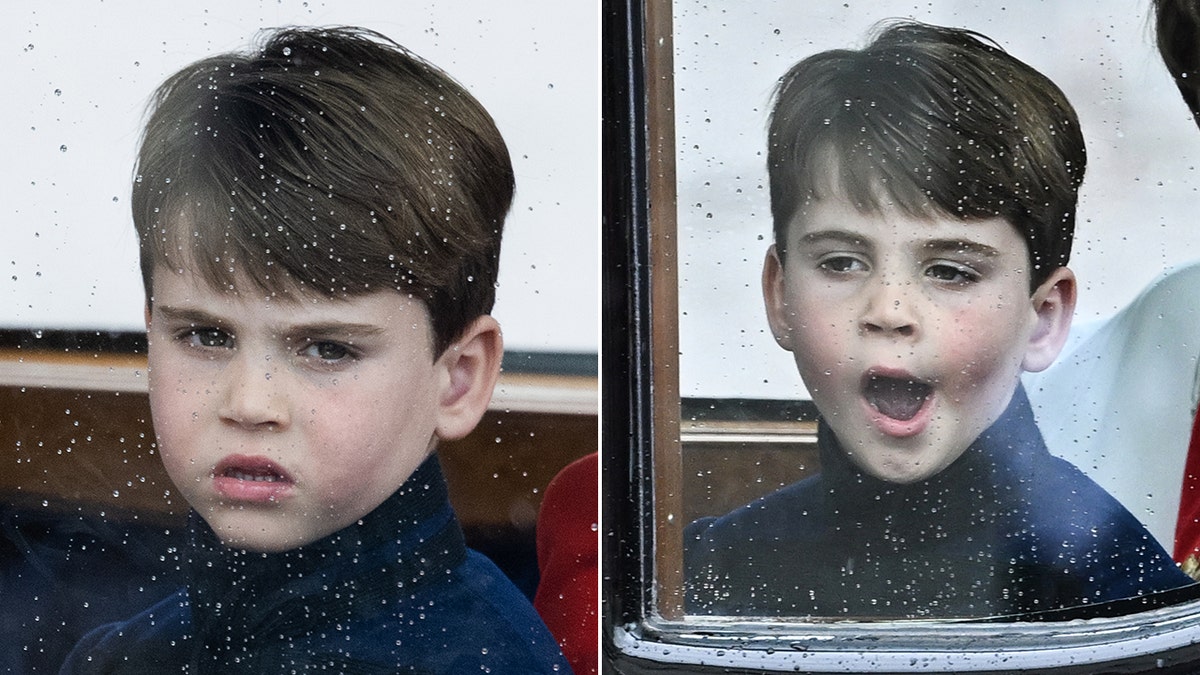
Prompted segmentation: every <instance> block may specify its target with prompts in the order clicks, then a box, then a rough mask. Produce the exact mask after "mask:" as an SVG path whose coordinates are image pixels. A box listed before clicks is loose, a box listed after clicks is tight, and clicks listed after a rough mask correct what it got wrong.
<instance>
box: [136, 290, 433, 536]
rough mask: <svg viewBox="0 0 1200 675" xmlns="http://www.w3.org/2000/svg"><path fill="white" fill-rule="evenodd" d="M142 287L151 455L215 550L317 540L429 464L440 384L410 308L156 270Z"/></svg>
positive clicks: (413, 304) (424, 326)
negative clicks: (147, 293) (217, 543)
mask: <svg viewBox="0 0 1200 675" xmlns="http://www.w3.org/2000/svg"><path fill="white" fill-rule="evenodd" d="M247 286H249V284H247ZM153 287H154V301H153V305H152V308H151V309H150V311H149V314H148V316H147V319H148V321H149V325H148V334H149V341H150V348H149V362H150V374H149V379H150V403H151V410H152V412H153V418H154V428H155V432H156V434H157V436H158V447H159V452H160V454H161V455H162V461H163V464H164V465H165V466H166V469H167V473H168V474H169V475H170V476H171V480H172V481H174V483H175V485H176V486H177V487H178V488H179V490H180V492H182V493H183V496H184V497H185V498H186V499H187V501H188V502H189V503H190V504H191V506H192V507H193V508H195V509H196V510H197V511H198V512H199V513H200V515H201V516H203V517H204V519H205V520H206V521H207V522H208V524H209V525H210V526H211V527H212V528H213V530H214V531H215V532H216V533H217V535H218V536H220V537H221V540H222V541H223V542H224V543H225V544H226V545H229V546H233V547H237V548H246V549H250V550H256V551H281V550H286V549H290V548H294V547H296V546H301V545H304V544H307V543H310V542H313V541H316V540H317V539H320V538H322V537H324V536H326V535H328V534H331V533H333V532H335V531H337V530H339V529H342V528H343V527H346V526H348V525H350V524H352V523H354V522H356V521H357V520H359V519H360V518H362V517H363V516H365V515H366V514H367V513H369V512H371V511H372V510H373V509H375V507H376V506H378V505H379V504H380V503H381V502H383V500H385V499H386V498H387V497H388V496H389V495H390V494H392V492H394V491H395V490H396V488H397V487H399V486H400V485H401V484H402V483H403V482H404V481H405V480H406V479H407V478H408V477H409V475H411V474H412V472H413V471H414V470H415V469H416V468H417V467H418V466H419V465H420V464H421V462H422V461H423V460H424V459H425V458H426V457H428V456H429V454H430V452H431V450H432V448H433V446H434V436H435V431H436V429H437V424H438V420H439V417H438V415H439V408H438V400H439V398H438V397H439V391H441V389H440V387H441V386H442V385H444V384H445V382H444V380H445V378H444V377H443V375H444V373H443V371H440V370H438V368H437V367H436V363H435V361H434V358H433V354H432V352H431V349H432V348H431V339H430V323H429V317H428V313H427V310H426V308H425V305H424V304H423V303H421V302H420V301H418V300H414V299H411V298H408V297H405V296H403V295H401V294H399V293H396V292H392V291H379V292H376V293H373V294H370V295H364V296H357V297H350V298H346V299H326V298H321V297H317V296H307V295H301V296H296V297H294V298H291V299H284V300H280V299H278V298H276V299H270V298H267V297H264V296H263V294H262V293H257V294H255V293H253V292H252V293H250V294H237V293H235V292H233V291H228V292H223V291H221V290H217V289H214V288H212V287H211V286H209V285H208V284H207V283H205V282H204V281H203V280H201V279H200V278H199V277H196V276H194V275H193V274H192V273H190V272H173V271H170V270H168V269H166V268H163V267H159V268H157V269H156V270H155V272H154V279H153Z"/></svg>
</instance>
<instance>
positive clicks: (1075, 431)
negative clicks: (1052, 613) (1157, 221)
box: [1024, 263, 1200, 551]
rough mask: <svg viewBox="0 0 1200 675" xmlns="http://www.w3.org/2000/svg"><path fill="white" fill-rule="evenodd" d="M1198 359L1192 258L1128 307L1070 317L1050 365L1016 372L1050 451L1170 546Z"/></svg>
mask: <svg viewBox="0 0 1200 675" xmlns="http://www.w3.org/2000/svg"><path fill="white" fill-rule="evenodd" d="M1198 362H1200V263H1192V264H1190V265H1188V266H1185V267H1181V268H1178V269H1176V270H1173V271H1170V272H1167V273H1166V274H1164V275H1163V276H1162V277H1160V278H1159V279H1158V280H1157V281H1155V282H1154V283H1152V284H1150V285H1149V286H1147V288H1146V290H1144V291H1142V293H1141V295H1139V296H1138V297H1137V298H1136V299H1135V300H1134V301H1133V302H1131V303H1130V304H1129V306H1128V307H1126V308H1125V309H1123V310H1121V311H1120V312H1119V313H1117V314H1116V315H1114V316H1113V317H1111V318H1110V319H1107V320H1105V321H1101V322H1094V323H1091V324H1088V325H1081V326H1077V327H1076V329H1074V330H1073V331H1072V335H1071V338H1070V340H1069V341H1068V343H1067V347H1066V348H1065V349H1064V350H1063V354H1062V355H1061V356H1060V357H1059V358H1058V360H1057V361H1056V362H1055V364H1054V365H1052V366H1051V367H1050V368H1049V369H1047V370H1046V371H1044V372H1041V373H1026V375H1025V378H1024V381H1025V386H1026V388H1027V389H1028V392H1029V399H1030V401H1031V402H1032V404H1033V409H1034V415H1035V417H1036V418H1037V421H1038V426H1039V427H1040V428H1041V430H1042V434H1043V435H1044V436H1045V438H1046V445H1047V447H1048V448H1049V449H1050V452H1051V453H1053V454H1056V455H1058V456H1060V457H1063V458H1064V459H1066V460H1068V461H1070V462H1071V463H1073V464H1075V465H1076V466H1078V467H1079V468H1080V469H1081V470H1082V471H1084V472H1085V473H1086V474H1088V475H1089V476H1090V477H1091V478H1092V479H1093V480H1095V481H1096V482H1097V483H1099V484H1100V485H1101V486H1102V487H1104V488H1105V489H1106V490H1108V491H1109V493H1110V494H1112V495H1113V496H1114V497H1116V498H1117V499H1118V500H1119V501H1120V502H1121V503H1122V504H1124V505H1125V507H1126V508H1127V509H1129V511H1130V512H1131V513H1133V515H1134V516H1135V517H1137V518H1139V519H1140V520H1141V521H1142V522H1143V523H1144V524H1145V525H1146V527H1147V528H1148V529H1149V530H1150V531H1151V532H1152V533H1153V534H1154V536H1155V537H1157V538H1158V540H1159V543H1161V544H1162V545H1163V547H1164V548H1166V549H1167V550H1168V551H1170V550H1172V549H1173V547H1174V538H1175V519H1176V516H1177V515H1178V510H1179V495H1180V488H1181V485H1182V480H1183V467H1184V462H1185V460H1186V457H1187V446H1188V439H1189V437H1190V435H1191V429H1192V420H1193V417H1194V416H1195V410H1196V401H1197V386H1198V384H1200V381H1198V379H1197V375H1198V373H1197V364H1198Z"/></svg>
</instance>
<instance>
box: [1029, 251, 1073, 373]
mask: <svg viewBox="0 0 1200 675" xmlns="http://www.w3.org/2000/svg"><path fill="white" fill-rule="evenodd" d="M1075 295H1076V286H1075V273H1074V272H1072V271H1071V270H1069V269H1067V268H1066V267H1060V268H1058V269H1056V270H1054V272H1053V273H1051V274H1050V277H1049V278H1047V279H1046V280H1045V281H1044V282H1042V284H1041V285H1040V286H1038V287H1037V290H1035V291H1034V292H1033V296H1032V299H1031V302H1032V303H1033V311H1034V314H1035V315H1036V317H1037V324H1036V325H1035V326H1034V329H1033V334H1032V335H1030V337H1029V346H1028V348H1027V349H1026V350H1025V359H1024V360H1023V361H1022V362H1021V367H1022V368H1023V369H1025V370H1026V371H1029V372H1031V373H1036V372H1038V371H1042V370H1045V369H1046V368H1049V367H1050V364H1051V363H1054V359H1056V358H1058V354H1059V352H1061V351H1062V348H1063V345H1064V344H1066V342H1067V334H1068V333H1069V332H1070V331H1071V318H1072V317H1073V316H1074V315H1075Z"/></svg>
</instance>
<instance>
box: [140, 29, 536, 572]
mask: <svg viewBox="0 0 1200 675" xmlns="http://www.w3.org/2000/svg"><path fill="white" fill-rule="evenodd" d="M512 193H513V172H512V166H511V163H510V161H509V157H508V152H507V149H506V147H505V145H504V142H503V140H502V139H501V137H500V134H499V132H498V131H497V129H496V126H495V124H494V123H493V121H492V119H491V117H490V116H489V115H488V114H487V112H486V111H485V110H484V109H483V107H482V106H481V105H480V104H479V103H478V101H476V100H475V99H474V98H472V97H471V96H470V94H468V93H467V92H466V91H465V90H464V89H463V88H462V87H461V86H460V85H458V84H457V83H456V82H454V81H453V80H452V79H451V78H450V77H449V76H447V75H446V74H445V73H443V72H442V71H440V70H439V69H437V68H436V67H435V66H433V65H431V64H429V63H427V62H425V61H423V60H421V59H419V58H418V57H416V56H414V55H413V54H411V53H409V52H407V51H405V50H404V49H403V48H401V47H399V46H398V45H396V44H395V43H392V42H390V41H388V40H387V39H386V38H384V37H382V36H380V35H378V34H374V33H371V32H368V31H364V30H361V29H351V28H338V29H286V30H281V31H278V32H275V33H273V34H271V35H270V36H268V38H267V39H266V40H265V42H264V43H263V45H262V47H261V48H259V49H257V50H255V51H252V52H248V53H233V54H225V55H220V56H216V57H212V58H208V59H204V60H202V61H199V62H198V63H195V64H193V65H191V66H188V67H186V68H184V69H183V70H181V71H180V72H179V73H177V74H176V75H174V76H172V77H171V78H169V79H168V80H167V81H166V82H165V83H164V84H163V85H162V86H161V87H160V88H159V90H158V92H157V95H156V98H155V103H154V107H153V110H152V113H151V116H150V118H149V121H148V122H147V126H146V130H145V133H144V136H143V140H142V146H141V150H140V154H139V156H138V167H137V177H136V179H135V182H134V188H133V200H132V201H133V218H134V224H135V226H136V228H137V231H138V234H139V236H140V239H141V250H142V273H143V279H144V283H145V286H146V297H147V308H146V316H147V328H148V334H149V340H150V350H149V360H150V395H151V409H152V413H153V417H154V425H155V432H156V434H157V436H158V440H159V449H160V453H161V455H162V458H163V463H164V465H165V466H166V468H167V470H168V473H169V474H170V475H171V478H172V480H173V481H174V482H175V484H176V486H177V487H178V488H179V489H180V491H181V492H182V493H183V495H184V496H185V497H186V498H187V499H188V502H189V503H190V504H191V505H192V506H193V507H194V508H196V510H197V511H198V512H199V513H200V514H201V515H202V516H203V517H204V518H205V519H206V520H207V521H208V523H209V524H210V525H211V526H212V527H213V529H214V530H215V531H216V532H217V533H218V535H219V536H221V538H222V540H223V541H225V542H226V543H227V544H230V545H234V546H239V547H243V548H249V549H255V550H263V551H273V550H284V549H288V548H293V547H295V546H300V545H303V544H306V543H310V542H312V541H315V540H316V539H319V538H321V537H322V536H325V535H327V534H330V533H332V532H334V531H336V530H339V529H341V528H343V527H345V526H347V525H349V524H352V523H354V522H356V521H357V520H359V519H360V518H362V517H363V516H365V515H366V514H367V513H369V512H370V511H372V510H373V509H374V508H375V507H376V506H378V505H379V503H381V502H382V501H383V500H384V499H386V498H387V497H388V496H389V495H390V494H391V493H392V492H394V491H395V490H396V488H398V487H399V486H400V485H401V484H402V483H403V482H404V481H405V480H406V479H407V478H408V476H409V475H411V473H412V472H413V471H414V470H415V469H416V467H417V466H419V465H420V463H421V462H422V461H424V459H425V458H426V457H428V455H429V454H430V452H431V451H432V450H433V448H434V446H435V444H436V441H437V439H439V438H440V439H451V438H458V437H461V436H462V435H465V434H466V433H467V432H469V431H470V430H471V428H473V427H474V425H475V424H476V423H477V422H478V420H479V418H480V416H481V415H482V414H483V412H484V410H485V409H486V407H487V403H488V401H489V400H490V397H491V392H492V388H493V386H494V384H495V381H496V377H497V374H498V371H499V363H500V357H501V354H502V352H503V346H502V341H501V338H500V331H499V327H498V325H497V324H496V322H495V321H494V320H493V319H492V318H491V317H490V316H489V315H488V313H489V312H490V311H491V308H492V304H493V301H494V296H495V290H494V289H495V282H496V275H497V262H498V258H499V252H500V238H501V230H502V226H503V222H504V218H505V215H506V213H507V210H508V208H509V205H510V203H511V199H512Z"/></svg>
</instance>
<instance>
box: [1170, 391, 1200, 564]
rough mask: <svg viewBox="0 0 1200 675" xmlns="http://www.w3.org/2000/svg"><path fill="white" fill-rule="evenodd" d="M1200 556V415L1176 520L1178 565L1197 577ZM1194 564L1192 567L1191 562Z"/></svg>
mask: <svg viewBox="0 0 1200 675" xmlns="http://www.w3.org/2000/svg"><path fill="white" fill-rule="evenodd" d="M1198 554H1200V414H1198V415H1197V416H1196V418H1195V420H1193V422H1192V438H1191V440H1190V441H1188V454H1187V462H1186V463H1185V464H1184V465H1183V492H1182V493H1181V494H1180V495H1179V517H1178V518H1177V519H1176V520H1175V562H1177V563H1179V564H1181V565H1183V566H1184V571H1185V572H1188V573H1189V574H1192V576H1193V577H1194V576H1195V574H1194V573H1193V572H1192V570H1191V569H1189V568H1195V566H1196V560H1195V558H1196V556H1197V555H1198ZM1189 557H1190V558H1192V559H1193V561H1192V563H1190V564H1189V563H1188V562H1187V560H1188V558H1189Z"/></svg>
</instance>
